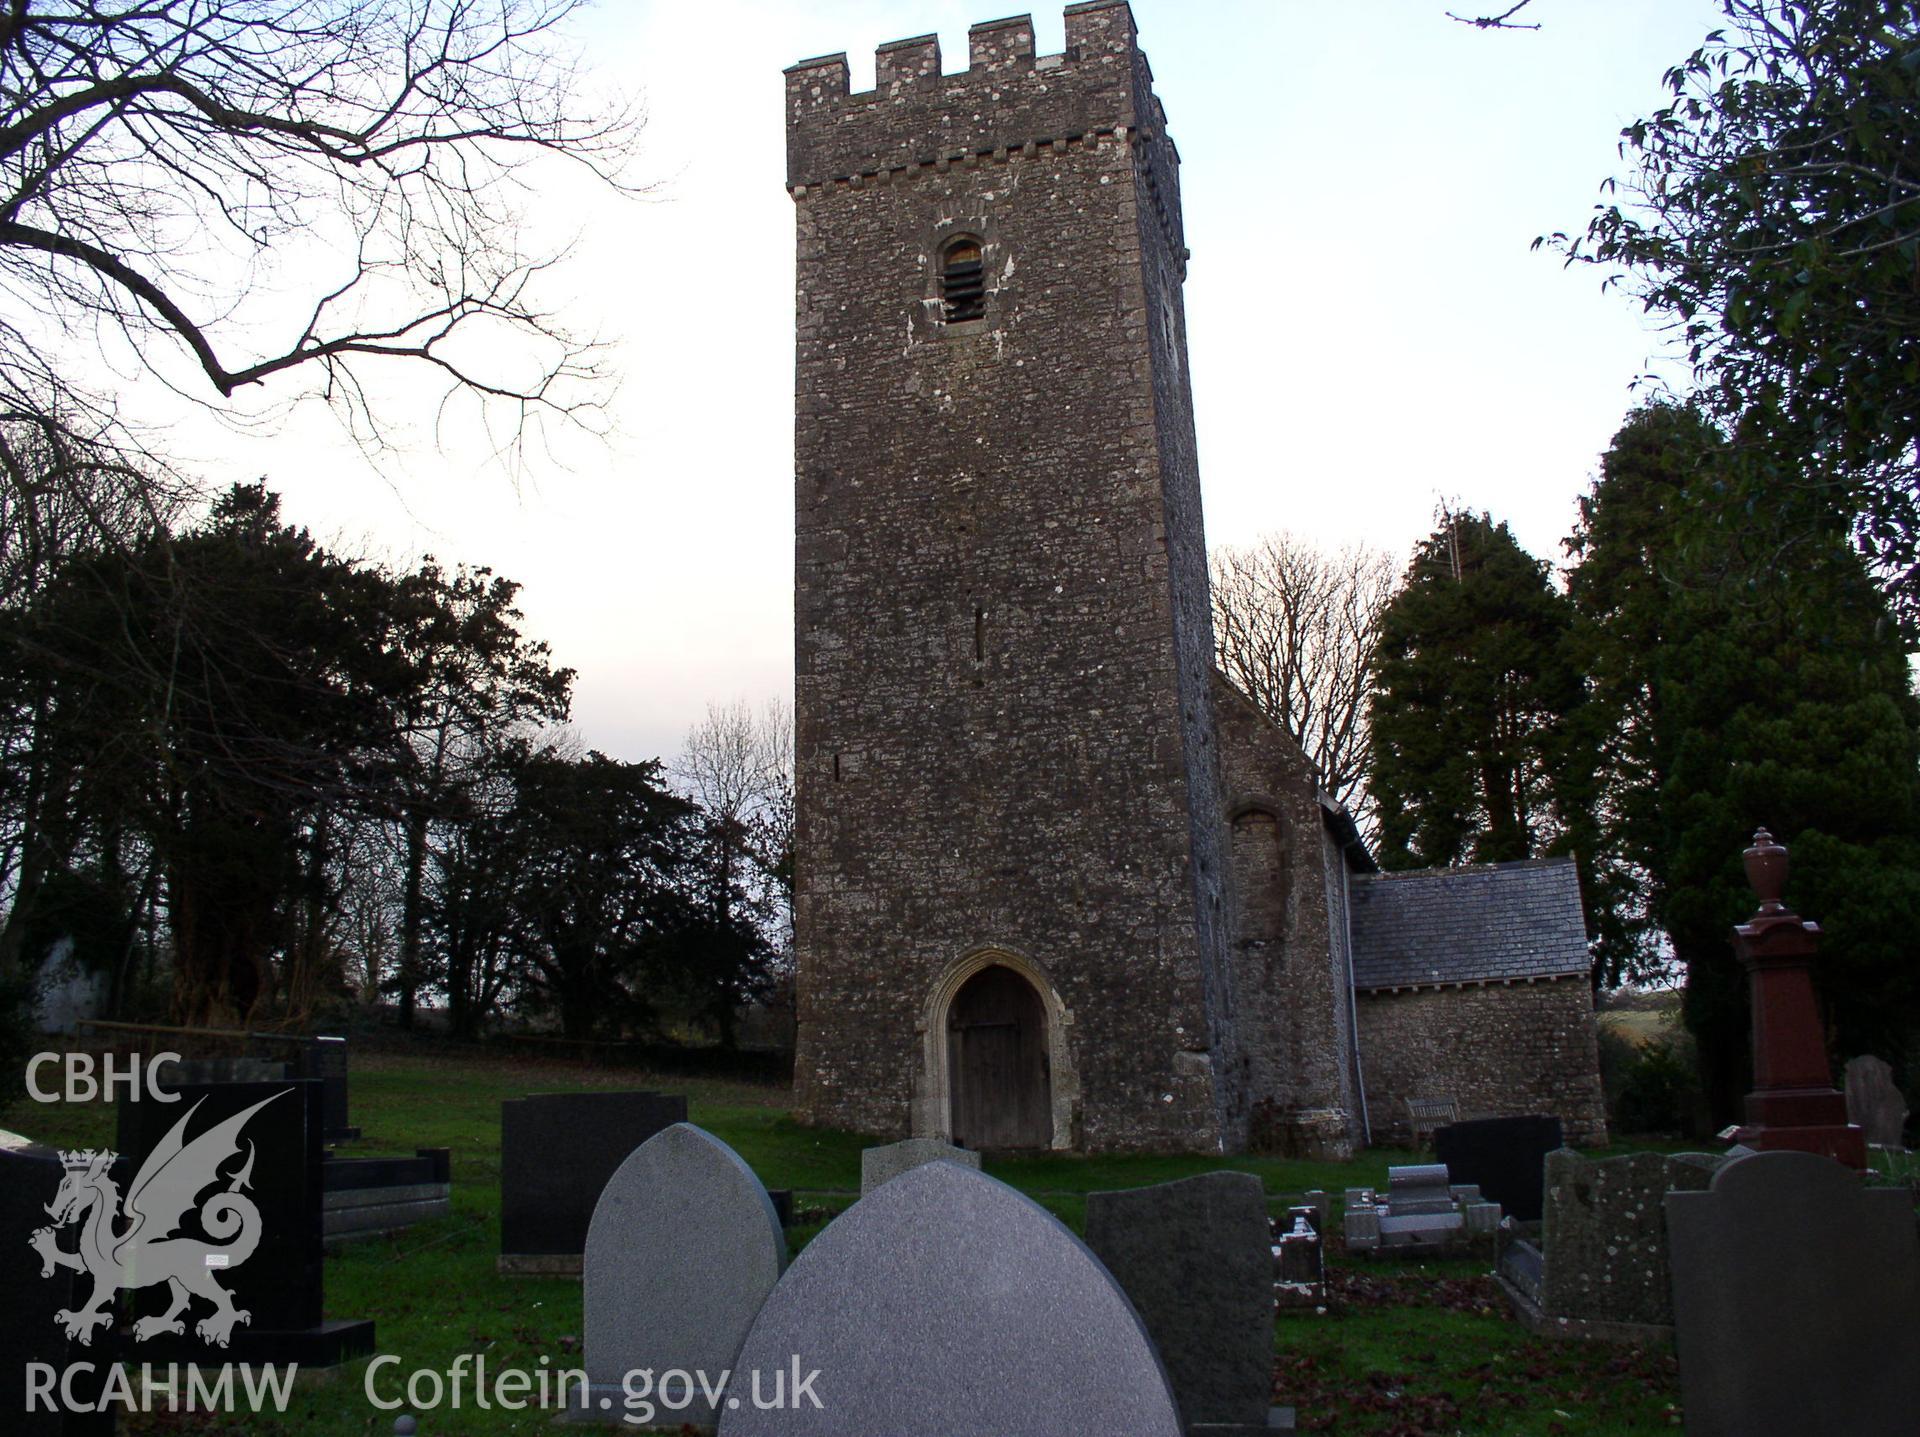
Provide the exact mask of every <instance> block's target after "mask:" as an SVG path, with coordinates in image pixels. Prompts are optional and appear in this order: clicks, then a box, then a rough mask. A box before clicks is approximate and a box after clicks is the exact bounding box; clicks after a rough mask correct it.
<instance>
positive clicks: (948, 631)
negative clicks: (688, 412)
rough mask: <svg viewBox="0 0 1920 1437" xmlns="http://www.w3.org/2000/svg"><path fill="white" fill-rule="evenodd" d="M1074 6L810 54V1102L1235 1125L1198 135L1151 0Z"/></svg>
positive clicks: (791, 95) (797, 125)
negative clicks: (1192, 252)
mask: <svg viewBox="0 0 1920 1437" xmlns="http://www.w3.org/2000/svg"><path fill="white" fill-rule="evenodd" d="M1066 23H1067V50H1066V53H1065V54H1064V55H1059V56H1048V57H1045V58H1036V56H1035V54H1034V42H1033V27H1032V24H1031V21H1030V20H1029V18H1028V17H1026V16H1018V17H1015V18H1013V19H1008V20H1000V21H995V22H993V23H991V24H986V25H978V26H975V27H974V28H973V30H972V32H971V33H970V35H969V37H968V50H969V56H968V59H969V65H968V69H967V70H966V71H965V73H963V74H956V75H951V76H943V75H942V73H941V60H940V49H939V42H938V40H937V39H936V38H935V37H933V36H925V37H921V38H918V39H912V40H902V41H897V42H894V43H892V44H889V45H886V46H883V47H882V48H881V50H880V51H879V54H878V61H877V69H878V84H877V87H876V89H875V90H874V91H873V92H872V93H869V94H861V95H849V94H848V81H847V63H846V57H845V56H844V55H832V56H828V57H825V58H823V59H818V60H810V61H807V62H805V63H803V64H800V65H796V66H794V67H793V68H792V69H791V70H789V71H788V72H787V124H788V129H787V136H788V184H789V188H790V191H791V193H792V195H793V198H794V200H795V202H796V213H797V215H798V222H799V270H798V364H797V373H796V376H795V393H796V406H797V417H796V431H795V449H796V471H797V473H796V495H795V505H796V517H797V531H798V532H797V553H796V589H797V593H796V604H795V608H796V613H795V625H796V630H797V632H796V642H795V647H796V693H795V716H796V735H795V737H796V764H797V787H798V794H797V801H798V836H797V893H796V913H795V930H796V932H795V938H796V946H797V950H798V955H799V971H800V979H799V995H798V1001H799V1033H800V1037H799V1043H800V1047H799V1054H798V1081H799V1088H800V1101H801V1103H802V1106H803V1109H804V1110H805V1111H806V1112H807V1113H808V1114H809V1115H810V1116H811V1117H812V1118H813V1119H814V1120H816V1121H819V1122H822V1123H828V1124H832V1125H834V1126H839V1127H849V1128H854V1129H858V1130H862V1131H868V1132H878V1133H905V1132H908V1131H911V1132H914V1133H932V1134H947V1135H951V1136H953V1137H956V1138H958V1139H959V1140H961V1141H965V1142H968V1143H970V1144H973V1145H977V1146H1054V1147H1069V1146H1071V1147H1087V1148H1115V1147H1135V1146H1146V1147H1183V1148H1199V1149H1204V1150H1217V1149H1219V1148H1221V1147H1223V1146H1224V1147H1227V1148H1233V1147H1237V1146H1239V1145H1240V1144H1241V1143H1242V1142H1243V1141H1244V1137H1245V1132H1246V1125H1247V1119H1248V1095H1247V1093H1246V1091H1245V1087H1244V1083H1243V1081H1242V1074H1241V1069H1242V1060H1241V1056H1240V1053H1239V1050H1238V1048H1237V1046H1236V1038H1237V1036H1238V1035H1237V1033H1236V1027H1235V1024H1234V1022H1233V995H1232V993H1231V991H1230V989H1231V984H1230V975H1229V974H1228V972H1227V948H1228V934H1227V929H1226V922H1225V916H1226V915H1225V912H1224V908H1223V904H1224V887H1223V883H1224V873H1223V863H1224V861H1225V860H1224V857H1223V852H1222V833H1221V827H1220V824H1219V822H1218V820H1217V815H1218V806H1219V794H1220V792H1221V775H1220V773H1219V771H1218V764H1217V748H1216V744H1215V739H1214V721H1213V696H1212V693H1211V688H1210V685H1211V679H1212V667H1213V665H1212V633H1211V626H1210V619H1209V614H1208V601H1207V583H1206V549H1205V544H1204V541H1203V538H1202V533H1201V520H1200V487H1199V476H1198V472H1197V467H1196V463H1195V455H1194V430H1193V415H1192V404H1191V398H1190V395H1189V391H1188V384H1187V367H1186V354H1185V349H1186V341H1185V335H1184V329H1183V318H1182V309H1181V283H1182V279H1183V276H1184V273H1185V269H1186V260H1187V254H1186V250H1185V248H1184V247H1183V244H1182V239H1181V222H1180V190H1179V175H1178V164H1179V159H1178V156H1177V154H1176V153H1175V151H1174V147H1173V144H1172V141H1171V140H1169V139H1168V137H1167V134H1166V124H1165V120H1164V118H1163V116H1162V114H1161V110H1160V105H1159V102H1158V101H1157V100H1156V99H1155V98H1154V95H1153V92H1152V88H1151V74H1150V72H1149V70H1148V68H1147V62H1146V57H1145V56H1144V55H1143V54H1142V53H1141V52H1140V50H1139V49H1138V48H1137V46H1136V45H1135V42H1134V28H1133V19H1132V14H1131V12H1130V11H1129V10H1128V8H1127V6H1126V4H1124V3H1122V0H1093V3H1088V4H1080V5H1074V6H1071V7H1070V8H1069V9H1068V10H1067V12H1066Z"/></svg>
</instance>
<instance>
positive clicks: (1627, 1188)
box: [1539, 1148, 1722, 1326]
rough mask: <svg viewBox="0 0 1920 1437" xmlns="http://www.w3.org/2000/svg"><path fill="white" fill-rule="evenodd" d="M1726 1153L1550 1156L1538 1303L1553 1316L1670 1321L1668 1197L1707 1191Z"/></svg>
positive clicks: (1562, 1153)
mask: <svg viewBox="0 0 1920 1437" xmlns="http://www.w3.org/2000/svg"><path fill="white" fill-rule="evenodd" d="M1721 1161H1722V1160H1721V1159H1720V1158H1719V1157H1717V1156H1715V1155H1711V1154H1707V1153H1678V1154H1674V1155H1671V1156H1668V1155H1665V1154H1661V1153H1628V1154H1627V1155H1626V1156H1625V1157H1618V1158H1605V1159H1602V1160H1600V1161H1597V1162H1596V1161H1592V1160H1589V1159H1587V1158H1583V1157H1581V1156H1580V1154H1578V1153H1576V1152H1574V1151H1572V1150H1571V1149H1569V1148H1562V1149H1561V1150H1560V1151H1558V1152H1553V1153H1548V1154H1547V1159H1546V1184H1547V1186H1546V1212H1545V1217H1544V1221H1543V1226H1542V1229H1541V1231H1542V1235H1543V1236H1542V1242H1543V1246H1544V1248H1545V1270H1544V1277H1543V1280H1542V1282H1541V1284H1540V1293H1539V1297H1540V1305H1541V1307H1542V1309H1543V1310H1544V1311H1545V1312H1546V1313H1548V1314H1549V1315H1550V1316H1554V1317H1572V1318H1579V1319H1581V1320H1583V1321H1588V1322H1638V1323H1645V1324H1648V1325H1650V1326H1670V1325H1671V1324H1672V1322H1673V1276H1672V1271H1671V1269H1670V1268H1669V1266H1668V1261H1667V1212H1666V1195H1667V1194H1668V1193H1669V1192H1699V1191H1702V1190H1704V1189H1705V1188H1706V1186H1707V1184H1708V1183H1709V1182H1711V1181H1712V1179H1713V1173H1714V1169H1715V1168H1716V1167H1718V1166H1719V1165H1720V1162H1721Z"/></svg>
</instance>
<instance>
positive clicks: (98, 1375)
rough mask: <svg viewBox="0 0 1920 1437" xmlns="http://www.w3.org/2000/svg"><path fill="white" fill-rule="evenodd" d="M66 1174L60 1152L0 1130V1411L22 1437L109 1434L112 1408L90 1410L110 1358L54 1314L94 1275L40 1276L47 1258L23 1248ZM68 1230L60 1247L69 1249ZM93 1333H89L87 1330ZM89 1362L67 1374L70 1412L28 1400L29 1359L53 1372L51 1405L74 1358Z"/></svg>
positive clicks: (75, 1299)
mask: <svg viewBox="0 0 1920 1437" xmlns="http://www.w3.org/2000/svg"><path fill="white" fill-rule="evenodd" d="M66 1178H67V1167H66V1164H65V1162H64V1161H63V1155H62V1154H61V1153H60V1152H58V1151H56V1150H55V1149H53V1148H48V1147H42V1146H41V1145H40V1144H38V1143H34V1142H30V1141H29V1140H27V1139H26V1138H24V1137H21V1136H20V1135H19V1134H17V1133H9V1132H0V1293H5V1294H6V1300H5V1301H4V1302H0V1412H5V1413H6V1414H7V1420H6V1428H7V1430H8V1431H9V1432H13V1433H19V1434H20V1437H81V1434H83V1433H84V1434H88V1437H94V1434H98V1437H113V1426H114V1418H113V1413H112V1411H111V1410H108V1411H107V1412H104V1413H94V1412H92V1411H91V1410H89V1409H91V1408H92V1407H93V1406H94V1405H95V1404H96V1403H97V1401H98V1399H99V1396H100V1389H101V1387H102V1385H103V1384H104V1382H105V1381H106V1372H105V1367H106V1364H107V1362H108V1361H110V1360H111V1357H110V1354H109V1353H108V1352H106V1351H103V1348H105V1347H106V1344H104V1343H102V1342H101V1341H100V1340H99V1339H98V1337H97V1336H96V1337H94V1340H93V1341H92V1342H91V1343H90V1344H88V1345H86V1346H82V1345H81V1344H79V1343H77V1342H75V1341H73V1340H71V1339H70V1338H68V1336H67V1335H66V1332H65V1331H64V1330H63V1328H62V1326H61V1324H60V1323H59V1322H58V1321H56V1320H55V1318H54V1314H55V1313H57V1312H59V1311H61V1310H62V1309H63V1308H64V1309H73V1308H76V1307H79V1306H81V1305H83V1304H84V1303H85V1301H86V1299H87V1298H88V1297H89V1296H90V1295H91V1293H92V1289H93V1279H92V1276H91V1274H89V1273H86V1272H79V1273H76V1272H74V1271H72V1270H71V1269H69V1268H67V1267H65V1266H61V1265H57V1264H56V1265H55V1266H54V1269H53V1271H52V1272H51V1273H46V1274H44V1275H43V1272H42V1269H43V1268H44V1267H45V1266H46V1263H45V1262H44V1261H43V1259H42V1258H41V1255H40V1253H39V1252H38V1251H37V1250H36V1249H35V1248H34V1247H32V1246H30V1245H29V1238H30V1237H31V1236H32V1235H33V1234H35V1233H36V1232H38V1231H39V1230H40V1229H41V1228H44V1227H47V1226H48V1225H49V1222H48V1213H47V1207H48V1205H49V1204H52V1203H54V1201H55V1197H56V1195H57V1194H58V1193H59V1191H60V1187H61V1184H62V1183H63V1182H64V1181H65V1180H66ZM71 1233H72V1229H68V1230H67V1235H65V1236H63V1237H62V1238H61V1239H60V1242H59V1245H60V1246H61V1247H62V1248H64V1249H66V1250H67V1251H69V1252H71V1251H72V1250H73V1249H74V1248H75V1246H76V1244H75V1242H74V1240H73V1237H72V1235H71ZM90 1335H91V1334H90ZM83 1362H85V1363H91V1364H92V1369H93V1370H92V1371H91V1372H89V1373H80V1372H75V1373H74V1375H73V1379H72V1380H73V1384H74V1390H73V1395H74V1398H75V1399H76V1409H78V1410H73V1411H66V1410H54V1411H49V1410H47V1409H46V1406H45V1405H43V1404H41V1403H38V1402H36V1403H35V1404H34V1406H33V1407H32V1408H29V1406H28V1405H27V1391H28V1386H27V1379H28V1367H27V1364H28V1363H41V1364H44V1366H45V1368H50V1369H51V1370H52V1371H53V1372H54V1373H55V1374H57V1376H56V1378H55V1381H54V1384H53V1393H54V1406H55V1407H56V1408H58V1407H59V1406H60V1405H61V1399H60V1396H59V1394H60V1379H61V1378H64V1377H66V1375H67V1373H68V1372H69V1370H70V1369H73V1368H75V1367H77V1365H78V1364H80V1363H83Z"/></svg>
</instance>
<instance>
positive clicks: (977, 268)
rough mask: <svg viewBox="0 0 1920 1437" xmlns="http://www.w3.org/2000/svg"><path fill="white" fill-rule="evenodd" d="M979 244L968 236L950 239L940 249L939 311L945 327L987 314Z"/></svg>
mask: <svg viewBox="0 0 1920 1437" xmlns="http://www.w3.org/2000/svg"><path fill="white" fill-rule="evenodd" d="M983 261H984V257H983V256H982V255H981V253H980V241H979V240H977V239H974V238H972V237H971V236H969V235H961V236H960V237H959V238H957V239H950V240H948V241H947V242H946V244H944V245H943V246H941V249H940V310H941V314H942V316H943V317H944V318H945V319H946V321H947V323H949V324H958V323H960V322H961V321H962V320H968V319H979V318H981V317H982V316H983V315H985V314H986V312H987V272H986V266H985V263H984V262H983Z"/></svg>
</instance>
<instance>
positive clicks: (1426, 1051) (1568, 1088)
mask: <svg viewBox="0 0 1920 1437" xmlns="http://www.w3.org/2000/svg"><path fill="white" fill-rule="evenodd" d="M1359 1010H1360V1014H1359V1016H1360V1058H1361V1066H1362V1068H1363V1070H1364V1072H1365V1074H1366V1084H1367V1106H1368V1109H1369V1111H1370V1113H1371V1115H1372V1118H1373V1131H1374V1135H1375V1137H1376V1138H1378V1137H1381V1136H1383V1135H1385V1134H1386V1132H1387V1131H1388V1130H1389V1129H1390V1128H1393V1127H1398V1126H1401V1125H1403V1124H1404V1122H1405V1113H1404V1110H1403V1109H1402V1108H1401V1106H1400V1103H1401V1100H1402V1099H1403V1098H1410V1097H1421V1098H1425V1097H1451V1098H1453V1099H1454V1101H1455V1102H1456V1103H1457V1104H1458V1105H1459V1108H1460V1116H1461V1117H1462V1118H1469V1117H1507V1116H1515V1115H1519V1114H1524V1113H1552V1114H1554V1115H1555V1116H1557V1117H1558V1118H1559V1119H1560V1122H1561V1125H1562V1126H1563V1127H1564V1128H1565V1129H1566V1136H1567V1141H1568V1143H1569V1144H1578V1145H1582V1146H1586V1145H1591V1144H1598V1143H1604V1142H1605V1141H1606V1131H1607V1121H1606V1108H1605V1105H1604V1102H1603V1100H1602V1098H1601V1093H1600V1080H1599V1063H1598V1059H1597V1056H1596V1053H1595V1039H1594V1024H1593V990H1592V988H1591V986H1590V985H1589V984H1588V982H1587V979H1586V978H1585V976H1584V975H1576V976H1570V977H1565V978H1556V979H1551V980H1547V981H1542V982H1535V983H1514V984H1499V983H1492V984H1488V985H1486V986H1485V987H1479V986H1467V987H1459V988H1423V989H1417V990H1412V991H1402V992H1398V993H1394V992H1384V991H1380V992H1363V993H1361V994H1360V995H1359Z"/></svg>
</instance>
